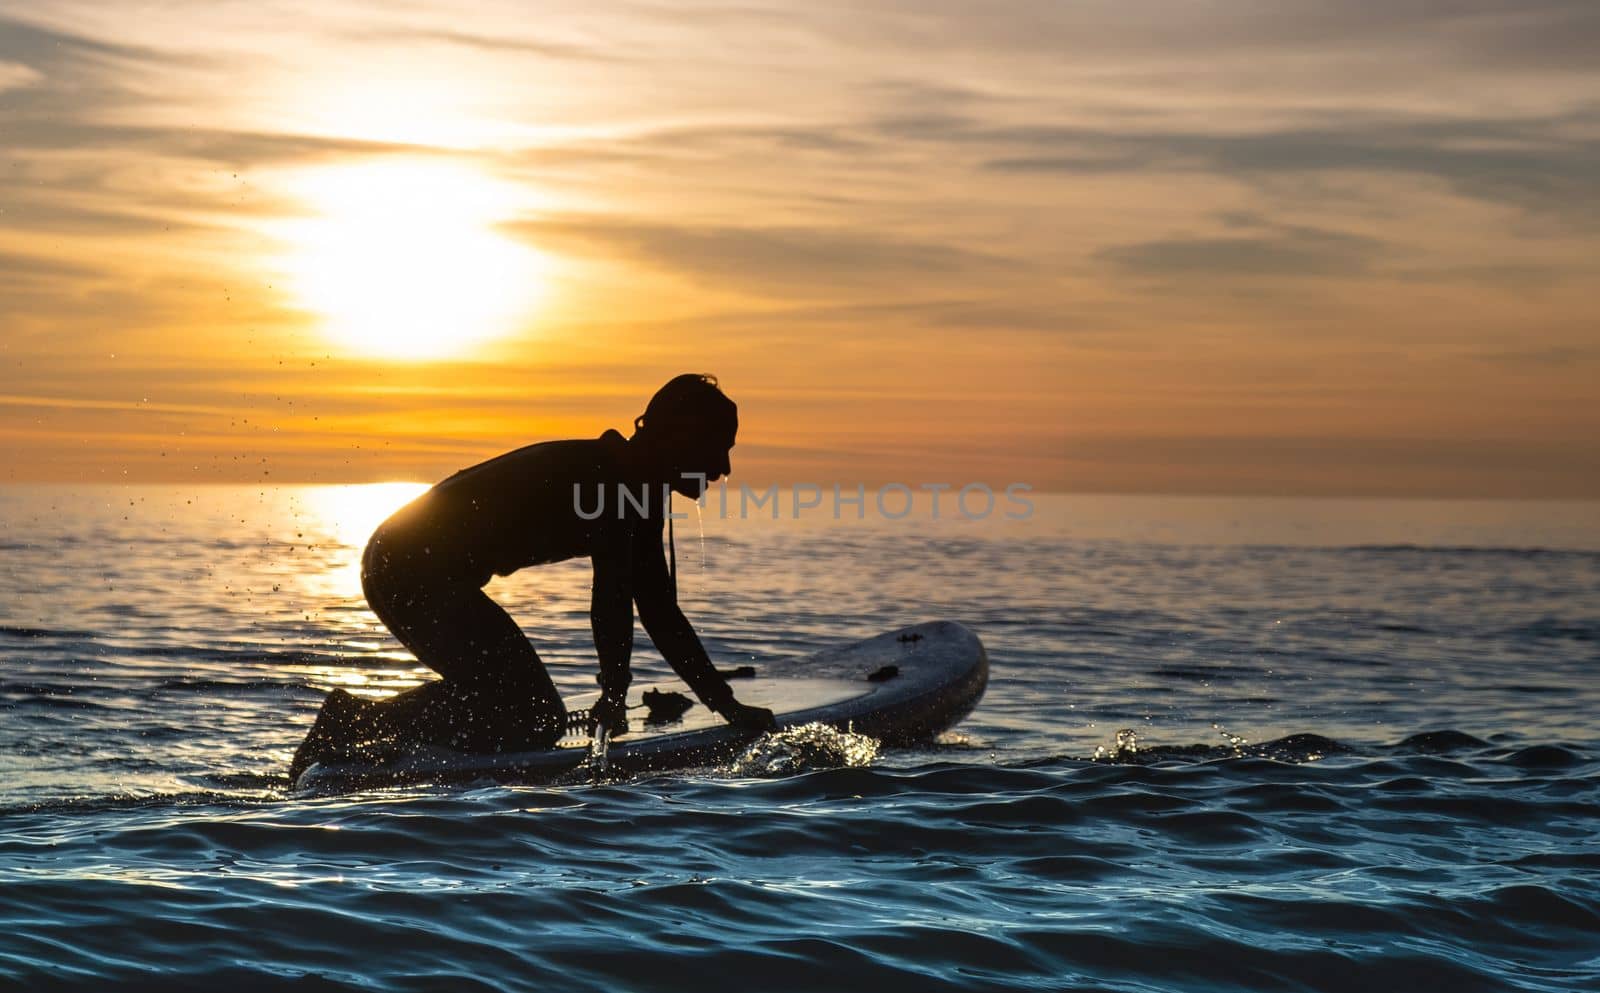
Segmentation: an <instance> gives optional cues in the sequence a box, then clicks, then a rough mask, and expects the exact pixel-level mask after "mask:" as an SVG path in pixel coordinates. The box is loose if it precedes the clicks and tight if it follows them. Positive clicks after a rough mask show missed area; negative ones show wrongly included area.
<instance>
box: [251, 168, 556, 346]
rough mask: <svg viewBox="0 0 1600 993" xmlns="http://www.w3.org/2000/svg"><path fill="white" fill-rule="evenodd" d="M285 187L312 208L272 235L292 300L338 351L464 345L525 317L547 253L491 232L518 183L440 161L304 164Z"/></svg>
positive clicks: (510, 210)
mask: <svg viewBox="0 0 1600 993" xmlns="http://www.w3.org/2000/svg"><path fill="white" fill-rule="evenodd" d="M289 188H290V192H291V193H292V194H293V195H294V196H296V197H297V198H298V199H300V200H302V201H303V202H304V203H305V204H306V205H307V206H308V207H310V208H311V211H312V214H311V216H309V217H306V218H303V219H298V220H294V221H290V222H285V223H283V224H282V225H280V226H279V227H278V232H277V233H278V234H279V235H280V236H281V237H282V238H283V240H284V241H285V242H286V244H287V245H288V246H289V251H288V253H287V255H286V257H285V258H284V259H283V268H284V270H285V271H286V275H287V277H288V282H289V289H290V291H291V293H292V294H293V295H294V298H295V301H296V302H297V303H298V304H299V305H300V306H301V307H303V308H304V309H306V310H308V311H311V312H312V313H314V314H316V315H317V316H318V318H319V319H320V323H321V327H322V329H323V331H324V333H326V334H327V336H328V337H329V338H330V339H331V340H332V341H333V342H334V343H336V344H337V345H338V346H340V347H341V348H342V349H343V350H345V351H347V352H349V353H352V354H355V355H361V356H366V357H372V358H388V359H405V360H419V359H430V358H441V357H446V356H452V355H459V354H462V353H464V352H467V351H469V350H470V349H471V348H473V347H474V346H475V345H479V344H481V343H483V342H486V341H489V340H491V339H494V338H497V337H501V336H504V335H507V334H509V333H511V332H513V331H515V330H516V329H517V327H518V325H519V323H521V322H524V321H528V320H531V319H532V317H533V316H534V311H535V308H536V307H537V305H538V303H539V301H540V299H541V298H542V297H543V296H544V293H545V290H546V285H547V281H548V262H547V260H546V259H545V258H544V257H543V256H541V255H540V254H538V253H537V252H535V251H533V250H532V249H530V248H528V247H526V246H524V245H521V244H518V243H517V242H516V241H514V240H512V239H510V238H508V237H506V236H505V235H503V234H501V233H499V232H497V231H496V230H495V225H496V224H499V223H502V222H504V221H506V220H509V219H510V218H511V217H512V216H514V214H515V210H516V200H517V191H515V190H514V189H513V188H511V187H509V186H508V185H506V184H503V183H500V182H498V181H496V180H494V179H492V178H491V177H489V176H487V175H485V174H484V173H481V172H478V171H476V170H473V169H470V168H467V167H464V166H460V165H455V164H450V163H443V162H431V161H420V160H411V161H388V162H379V163H364V164H360V165H349V166H338V167H328V168H319V169H311V170H306V171H304V172H302V173H300V174H298V175H296V176H294V177H292V178H291V180H290V183H289Z"/></svg>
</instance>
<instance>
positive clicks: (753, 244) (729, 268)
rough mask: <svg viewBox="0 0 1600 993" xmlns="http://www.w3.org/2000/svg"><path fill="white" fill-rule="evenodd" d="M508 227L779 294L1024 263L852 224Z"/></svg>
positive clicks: (588, 222)
mask: <svg viewBox="0 0 1600 993" xmlns="http://www.w3.org/2000/svg"><path fill="white" fill-rule="evenodd" d="M508 228H509V230H511V231H513V232H514V233H515V234H517V235H518V236H519V237H523V238H526V239H528V240H530V241H532V242H535V243H537V244H539V245H541V246H545V247H549V246H552V245H553V246H557V247H565V248H567V249H569V250H574V251H579V252H589V253H598V254H601V255H603V256H607V257H616V256H623V257H626V258H631V259H635V260H637V261H640V262H643V263H645V264H647V265H650V266H652V267H655V268H660V269H665V270H668V271H671V272H675V273H678V274H680V275H682V276H685V277H687V278H689V279H691V280H693V281H695V282H697V283H701V284H705V285H709V286H713V287H719V288H722V289H732V290H737V291H744V292H756V293H761V294H775V295H779V296H800V297H809V296H826V295H829V294H834V293H837V292H838V291H839V290H841V289H852V288H854V289H862V288H882V287H884V286H886V285H890V284H894V283H896V282H899V281H915V282H919V283H923V282H925V281H927V280H930V279H934V280H938V279H951V278H958V277H962V276H981V275H985V274H989V275H993V274H997V273H1002V272H1014V271H1016V270H1018V269H1020V268H1021V267H1022V263H1021V262H1019V261H1017V260H1013V259H1008V258H1005V257H1002V256H998V255H993V254H989V253H984V252H977V251H972V250H969V249H965V248H959V247H955V246H951V245H944V244H938V243H930V242H922V241H914V240H910V239H902V238H894V237H891V236H888V235H877V234H871V233H866V232H862V231H860V230H856V229H847V228H837V229H835V228H799V227H749V228H741V227H725V226H715V225H689V224H668V223H653V224H652V223H642V222H638V223H636V222H628V221H619V220H614V219H610V218H606V217H601V216H590V217H584V216H568V217H564V218H556V219H550V220H538V221H525V222H519V223H516V224H513V225H509V226H508Z"/></svg>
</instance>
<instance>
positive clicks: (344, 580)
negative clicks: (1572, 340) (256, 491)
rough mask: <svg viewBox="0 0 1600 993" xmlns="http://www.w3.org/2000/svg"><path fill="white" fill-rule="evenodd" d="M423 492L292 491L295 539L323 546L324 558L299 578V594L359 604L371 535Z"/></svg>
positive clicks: (381, 487) (373, 487)
mask: <svg viewBox="0 0 1600 993" xmlns="http://www.w3.org/2000/svg"><path fill="white" fill-rule="evenodd" d="M427 488H428V487H427V484H425V483H368V484H365V485H352V486H314V487H306V488H304V489H299V490H297V491H296V493H295V501H296V506H295V508H294V511H293V513H294V516H295V518H296V521H297V528H298V529H299V534H300V535H301V536H303V538H302V540H306V541H308V542H314V543H317V544H320V545H323V546H325V551H326V553H327V555H328V558H327V560H326V562H325V565H324V566H323V567H322V568H320V569H311V570H305V571H303V572H302V573H301V574H300V577H299V580H300V585H301V586H302V588H304V589H305V590H306V592H308V593H312V594H315V595H317V596H319V597H323V598H333V599H350V600H360V599H362V597H363V594H362V592H361V555H362V552H363V551H364V550H365V549H366V547H367V541H368V539H370V538H371V537H372V532H373V531H375V530H377V527H378V525H379V524H382V523H383V521H384V519H385V518H386V517H388V516H389V515H390V514H392V513H394V512H395V511H397V510H399V509H400V508H401V507H403V506H405V504H406V503H407V502H409V501H410V500H412V499H413V498H414V497H416V496H417V495H418V494H420V493H422V492H423V491H424V490H426V489H427Z"/></svg>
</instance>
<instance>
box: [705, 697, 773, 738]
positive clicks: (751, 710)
mask: <svg viewBox="0 0 1600 993" xmlns="http://www.w3.org/2000/svg"><path fill="white" fill-rule="evenodd" d="M718 713H720V714H721V715H722V719H723V720H725V721H727V722H728V723H729V724H732V725H733V726H734V727H736V728H739V729H740V730H741V731H775V730H777V728H778V721H777V719H776V718H774V717H773V716H772V711H770V710H768V709H767V708H765V707H750V706H746V705H745V704H742V703H740V702H739V701H737V700H730V701H728V705H727V706H726V707H723V708H722V709H721V710H720V711H718Z"/></svg>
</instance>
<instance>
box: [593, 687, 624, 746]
mask: <svg viewBox="0 0 1600 993" xmlns="http://www.w3.org/2000/svg"><path fill="white" fill-rule="evenodd" d="M601 727H604V728H605V729H606V733H607V734H608V735H610V736H611V737H613V738H615V737H617V736H618V735H622V734H627V733H628V701H627V700H625V699H623V698H622V697H612V696H603V697H601V698H600V699H599V700H597V701H595V705H594V706H593V707H590V708H589V737H591V738H593V737H594V736H595V734H596V733H597V732H598V731H599V729H600V728H601Z"/></svg>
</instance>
